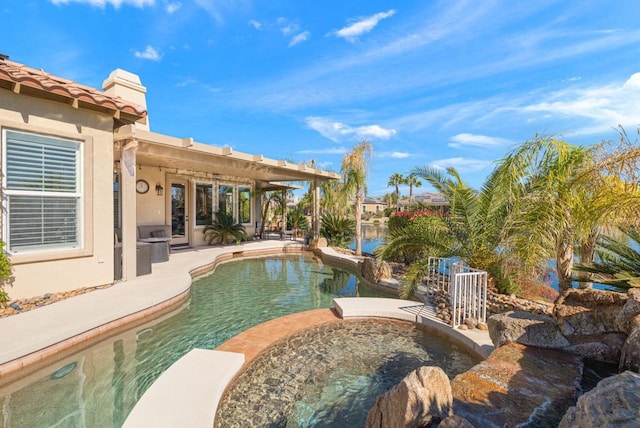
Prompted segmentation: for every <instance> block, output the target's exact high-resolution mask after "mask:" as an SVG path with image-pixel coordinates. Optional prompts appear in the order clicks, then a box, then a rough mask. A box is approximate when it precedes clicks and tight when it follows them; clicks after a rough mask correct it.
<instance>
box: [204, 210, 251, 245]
mask: <svg viewBox="0 0 640 428" xmlns="http://www.w3.org/2000/svg"><path fill="white" fill-rule="evenodd" d="M202 233H203V234H204V238H205V240H206V241H207V243H208V244H209V245H211V244H212V243H213V242H214V241H217V242H219V243H220V244H223V245H224V244H227V243H229V242H231V241H242V240H245V239H247V233H246V231H245V230H244V226H242V224H240V223H236V222H235V221H234V220H233V216H232V215H229V214H227V213H225V212H223V211H218V212H216V219H215V220H214V221H213V223H211V224H208V225H207V226H206V227H205V228H204V230H203V231H202Z"/></svg>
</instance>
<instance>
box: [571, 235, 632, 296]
mask: <svg viewBox="0 0 640 428" xmlns="http://www.w3.org/2000/svg"><path fill="white" fill-rule="evenodd" d="M620 232H621V235H620V236H619V237H616V238H614V237H609V236H605V237H603V239H602V240H601V242H599V243H598V244H597V254H598V257H597V261H594V262H592V263H589V264H588V265H584V264H578V265H577V266H576V270H577V271H578V272H580V273H581V274H589V275H590V277H589V280H595V281H596V282H598V283H600V284H607V285H611V286H614V287H617V288H619V289H629V288H631V287H640V251H639V250H638V248H640V233H639V232H638V230H636V229H635V228H625V227H622V228H620ZM576 279H579V277H578V278H576Z"/></svg>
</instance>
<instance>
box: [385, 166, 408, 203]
mask: <svg viewBox="0 0 640 428" xmlns="http://www.w3.org/2000/svg"><path fill="white" fill-rule="evenodd" d="M404 183H405V178H404V177H403V176H402V174H400V173H398V172H394V173H393V174H392V175H391V177H389V182H388V183H387V186H394V187H395V189H396V211H398V209H399V205H398V203H399V202H400V188H399V186H400V185H401V184H404Z"/></svg>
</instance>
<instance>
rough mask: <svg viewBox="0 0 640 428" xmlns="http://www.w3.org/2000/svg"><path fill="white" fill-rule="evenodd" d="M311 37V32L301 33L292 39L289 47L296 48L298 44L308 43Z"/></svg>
mask: <svg viewBox="0 0 640 428" xmlns="http://www.w3.org/2000/svg"><path fill="white" fill-rule="evenodd" d="M309 37H311V33H310V32H309V31H305V32H303V33H300V34H298V35H296V36H294V37H293V38H292V39H291V41H290V42H289V47H291V46H295V45H297V44H298V43H302V42H306V41H307V40H309Z"/></svg>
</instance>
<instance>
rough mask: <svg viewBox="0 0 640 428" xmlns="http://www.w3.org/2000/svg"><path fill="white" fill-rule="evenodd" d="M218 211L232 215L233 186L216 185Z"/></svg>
mask: <svg viewBox="0 0 640 428" xmlns="http://www.w3.org/2000/svg"><path fill="white" fill-rule="evenodd" d="M218 211H219V212H222V213H226V214H227V215H230V216H233V186H227V185H225V184H221V185H220V186H218Z"/></svg>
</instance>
